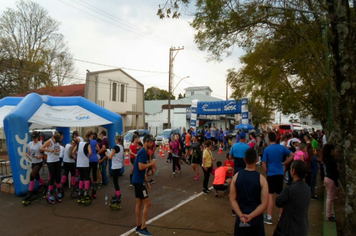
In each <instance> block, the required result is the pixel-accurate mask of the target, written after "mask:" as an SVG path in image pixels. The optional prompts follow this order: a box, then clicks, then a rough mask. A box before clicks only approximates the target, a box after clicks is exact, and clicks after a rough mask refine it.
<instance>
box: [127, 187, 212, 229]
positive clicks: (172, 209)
mask: <svg viewBox="0 0 356 236" xmlns="http://www.w3.org/2000/svg"><path fill="white" fill-rule="evenodd" d="M212 188H213V187H210V188H209V189H210V190H211V189H212ZM201 195H203V192H200V193H198V194H194V195H192V196H190V197H189V198H187V199H185V200H183V201H181V202H180V203H179V204H178V205H176V206H174V207H172V208H171V209H169V210H167V211H165V212H162V213H161V214H159V215H158V216H155V217H153V218H152V219H150V220H148V221H147V222H146V224H147V225H149V224H151V223H152V222H153V221H155V220H158V219H159V218H161V217H163V216H165V215H167V214H169V213H171V212H172V211H174V210H176V209H177V208H179V207H181V206H183V205H184V204H186V203H188V202H190V201H192V200H194V199H196V198H197V197H200V196H201ZM135 230H136V227H134V228H132V229H131V230H129V231H127V232H126V233H123V234H121V236H127V235H130V234H131V233H133V232H135Z"/></svg>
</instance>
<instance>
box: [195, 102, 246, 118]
mask: <svg viewBox="0 0 356 236" xmlns="http://www.w3.org/2000/svg"><path fill="white" fill-rule="evenodd" d="M247 103H248V99H247V98H244V99H242V100H239V101H236V100H228V101H214V102H198V107H197V113H198V114H199V115H225V114H241V107H242V105H243V104H247Z"/></svg>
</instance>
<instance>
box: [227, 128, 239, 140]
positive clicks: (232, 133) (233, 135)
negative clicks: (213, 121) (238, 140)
mask: <svg viewBox="0 0 356 236" xmlns="http://www.w3.org/2000/svg"><path fill="white" fill-rule="evenodd" d="M236 135H237V129H235V130H233V131H232V132H231V133H229V138H235V137H236Z"/></svg>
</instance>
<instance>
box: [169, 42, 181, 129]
mask: <svg viewBox="0 0 356 236" xmlns="http://www.w3.org/2000/svg"><path fill="white" fill-rule="evenodd" d="M179 50H184V46H183V47H181V48H180V47H178V48H173V47H171V48H170V49H169V73H168V76H169V77H168V80H169V81H168V129H170V128H171V94H172V79H173V61H174V58H176V56H177V54H178V52H179ZM174 51H177V53H176V54H175V55H174V56H173V52H174Z"/></svg>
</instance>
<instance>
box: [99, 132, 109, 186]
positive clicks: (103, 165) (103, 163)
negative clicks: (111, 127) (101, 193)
mask: <svg viewBox="0 0 356 236" xmlns="http://www.w3.org/2000/svg"><path fill="white" fill-rule="evenodd" d="M100 136H101V143H100V145H99V148H100V150H99V151H98V154H99V155H100V160H99V166H100V171H101V177H102V178H103V180H102V181H103V185H107V184H108V174H107V172H106V171H107V167H106V166H107V163H108V160H107V157H106V155H105V152H106V149H110V142H109V139H108V137H106V131H105V130H103V131H101V132H100Z"/></svg>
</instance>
